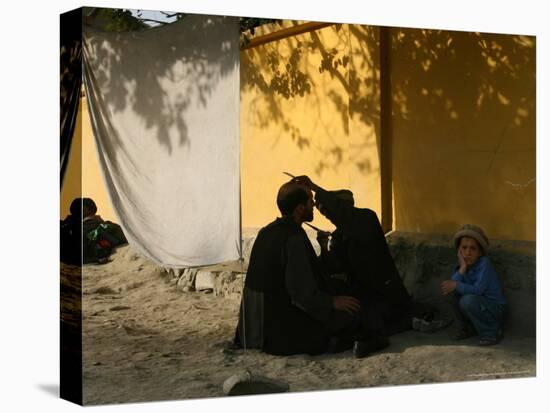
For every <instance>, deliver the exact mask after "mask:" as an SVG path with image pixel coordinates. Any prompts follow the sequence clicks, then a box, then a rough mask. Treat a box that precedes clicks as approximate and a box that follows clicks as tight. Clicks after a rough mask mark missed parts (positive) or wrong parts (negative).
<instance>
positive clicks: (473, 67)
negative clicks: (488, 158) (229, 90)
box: [241, 23, 535, 174]
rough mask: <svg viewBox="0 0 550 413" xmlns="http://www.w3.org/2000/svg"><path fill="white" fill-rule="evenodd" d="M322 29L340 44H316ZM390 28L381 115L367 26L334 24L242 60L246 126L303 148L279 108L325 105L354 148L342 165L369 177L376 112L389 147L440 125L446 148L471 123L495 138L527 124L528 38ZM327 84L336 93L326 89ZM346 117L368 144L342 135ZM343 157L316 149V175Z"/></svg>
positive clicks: (375, 47) (375, 41)
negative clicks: (447, 131)
mask: <svg viewBox="0 0 550 413" xmlns="http://www.w3.org/2000/svg"><path fill="white" fill-rule="evenodd" d="M295 24H296V23H295ZM329 30H330V31H332V32H333V34H336V36H339V37H340V43H339V45H338V47H336V48H332V47H330V48H329V47H327V46H325V44H324V40H323V32H326V31H329ZM346 30H348V32H346ZM389 30H390V38H391V41H390V45H391V50H388V51H387V52H388V54H389V55H390V56H391V65H392V66H393V67H392V68H391V73H390V74H388V75H391V96H392V99H391V104H390V105H389V107H385V108H382V109H381V108H380V49H379V47H380V41H379V28H378V27H376V26H367V25H346V26H342V25H333V26H331V27H329V28H325V29H323V30H322V31H313V32H309V33H306V34H303V35H300V36H297V37H294V38H291V39H288V38H287V39H285V40H284V42H285V44H283V41H276V42H272V43H269V44H266V45H263V46H260V47H257V48H255V49H248V50H246V51H244V52H243V53H241V76H242V77H241V91H242V92H244V93H247V92H250V91H255V92H257V94H256V97H255V101H254V103H258V104H253V105H251V107H250V108H249V110H250V111H251V112H252V115H253V116H252V119H254V122H255V126H257V127H259V128H263V129H267V128H268V127H279V129H280V131H281V135H282V136H284V137H288V138H290V140H291V141H292V142H294V144H295V145H297V146H298V147H299V148H300V149H302V150H305V149H307V148H310V147H311V146H312V145H313V144H314V137H313V136H309V135H308V134H307V133H304V129H305V128H304V125H303V124H301V123H298V122H296V121H294V120H293V117H292V114H291V113H286V112H285V109H284V104H283V102H284V101H285V100H287V101H288V100H293V99H301V98H303V97H304V96H316V97H317V100H318V101H321V100H324V101H326V100H329V101H330V102H331V103H332V107H333V108H334V111H335V112H336V113H338V114H339V117H340V119H341V124H342V125H341V126H342V129H343V130H344V131H345V132H346V133H347V134H349V135H350V136H354V137H355V138H359V139H356V141H357V140H359V141H360V142H361V144H359V145H357V146H356V147H353V148H350V154H349V160H350V161H351V162H352V163H353V164H354V165H355V166H356V167H357V168H358V169H359V171H361V172H363V173H365V174H368V173H370V172H372V165H371V164H370V161H369V157H368V156H367V153H368V152H370V153H372V150H373V149H374V144H376V145H378V146H379V145H380V137H381V134H380V111H381V110H385V111H389V112H390V113H391V114H392V125H393V126H397V128H394V132H393V134H394V136H393V139H394V140H396V141H403V140H407V139H410V136H413V135H414V136H421V135H422V134H426V133H431V134H433V133H434V131H437V130H438V128H439V127H440V126H441V125H443V124H446V125H447V124H451V125H452V124H456V125H457V126H456V134H455V135H451V136H448V135H442V136H441V139H445V140H447V143H448V142H449V141H452V140H455V141H456V144H457V145H462V144H464V137H463V136H461V135H460V132H468V130H469V128H471V125H472V124H473V122H494V123H495V127H496V128H500V129H501V130H502V132H505V131H506V129H509V128H520V127H525V125H528V124H534V122H533V116H534V114H535V107H534V104H535V102H534V99H533V96H534V87H535V79H534V77H535V69H534V60H533V59H534V52H533V49H534V39H533V38H532V37H528V36H520V35H498V34H480V33H468V32H453V31H441V30H423V29H400V28H391V29H389ZM339 32H340V33H339ZM341 33H344V35H341ZM283 46H284V47H283ZM286 50H290V52H286ZM314 55H317V56H318V55H320V56H321V59H320V60H319V59H312V56H314ZM312 61H315V63H314V64H312V63H311V62H312ZM320 75H321V77H320ZM319 78H320V79H321V80H320V81H319V80H318V79H319ZM323 79H325V80H327V81H326V82H324V84H328V85H329V88H328V90H324V89H322V88H321V87H320V86H321V85H320V84H319V82H323ZM331 81H332V82H333V83H332V85H338V86H339V87H338V88H336V87H330V84H331V83H330V82H331ZM342 91H343V92H342ZM259 103H262V104H259ZM264 107H265V108H267V110H264ZM310 113H311V116H313V117H315V119H313V121H314V122H315V123H317V122H319V123H321V122H322V119H321V115H320V114H317V115H316V114H315V113H314V112H313V111H312V112H310ZM310 120H311V119H310ZM352 120H355V121H359V122H360V123H361V124H362V125H364V126H366V127H367V128H368V129H370V130H373V131H374V135H375V140H374V143H373V140H372V139H370V140H369V139H367V137H363V136H361V137H357V136H355V134H357V133H362V132H361V131H362V130H364V129H358V131H359V132H356V131H355V130H353V128H351V129H350V123H351V122H350V121H352ZM309 123H311V122H309ZM473 132H474V133H473V134H472V136H475V131H473ZM498 136H500V137H503V136H506V134H505V133H500V134H498ZM420 143H421V142H420ZM502 144H503V142H502V141H496V142H493V145H491V147H489V148H487V147H482V146H479V145H478V147H477V148H476V142H475V141H472V142H471V143H470V145H471V146H472V147H471V149H473V150H480V151H482V150H487V151H493V152H494V153H497V152H498V151H499V150H501V148H500V146H501V145H502ZM533 144H534V142H533ZM419 149H420V148H419ZM424 149H425V148H422V150H424ZM427 149H428V150H429V149H432V152H433V150H434V148H427ZM343 150H344V147H343V144H342V142H341V141H336V142H334V143H333V145H332V146H331V147H329V148H325V149H324V154H325V158H326V159H330V160H331V163H330V164H328V161H326V160H323V161H320V163H319V165H318V167H317V170H318V171H322V170H323V169H324V168H329V167H330V168H338V166H339V165H341V164H342V163H343V162H345V161H347V160H346V159H345V158H344V157H343V156H342V155H341V154H342V153H343ZM525 150H534V147H533V146H530V145H526V149H525ZM409 155H410V154H409ZM415 159H417V160H418V157H416V158H415ZM394 167H395V165H394ZM491 167H492V162H490V163H489V164H488V165H487V168H488V169H490V168H491Z"/></svg>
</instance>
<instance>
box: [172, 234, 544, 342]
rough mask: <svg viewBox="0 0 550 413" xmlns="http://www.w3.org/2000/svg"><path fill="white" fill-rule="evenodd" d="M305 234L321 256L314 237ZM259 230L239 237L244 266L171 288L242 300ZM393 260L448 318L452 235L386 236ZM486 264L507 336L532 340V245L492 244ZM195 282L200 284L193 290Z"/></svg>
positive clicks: (183, 277)
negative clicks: (498, 285)
mask: <svg viewBox="0 0 550 413" xmlns="http://www.w3.org/2000/svg"><path fill="white" fill-rule="evenodd" d="M306 232H307V234H308V236H309V238H310V240H311V242H312V244H313V246H314V247H315V249H316V251H317V253H319V246H318V244H317V241H316V239H315V236H316V234H315V232H314V231H307V230H306ZM256 233H257V230H253V229H248V230H246V231H243V237H244V239H243V256H244V261H242V262H240V261H235V262H228V263H222V264H218V265H211V266H207V267H201V268H200V269H198V268H188V269H185V270H179V271H175V272H174V274H173V277H174V278H173V279H172V282H173V283H175V284H176V286H177V288H178V289H179V290H181V291H184V292H186V291H195V289H196V287H199V288H198V289H201V288H203V287H202V281H201V279H200V278H201V277H198V276H197V274H199V273H200V274H201V276H202V277H203V278H204V279H208V280H211V281H210V284H209V286H210V287H209V289H210V288H212V283H213V293H214V294H215V295H216V296H223V297H229V298H233V299H236V300H240V296H241V293H242V288H243V286H244V279H245V276H246V271H247V268H248V260H249V258H250V252H251V250H252V245H253V244H254V240H255V239H256ZM387 240H388V245H389V247H390V251H391V254H392V255H393V257H394V260H395V263H396V265H397V268H398V269H399V272H400V274H401V277H402V278H403V280H404V283H405V286H406V287H407V289H408V290H409V292H410V293H411V294H412V295H413V297H414V298H415V299H416V300H418V301H421V302H426V303H430V304H433V305H435V306H437V308H439V309H440V310H441V312H442V313H443V314H444V315H448V314H449V310H448V303H447V302H446V300H445V298H444V297H442V296H441V294H440V292H439V285H440V284H441V282H442V281H443V280H446V279H448V278H449V277H450V276H451V274H452V273H453V272H454V268H455V265H456V261H457V260H456V251H455V249H454V246H453V245H452V236H451V235H441V234H421V233H411V232H397V231H394V232H391V233H390V234H388V236H387ZM488 256H489V258H490V259H491V262H492V263H493V265H494V266H495V269H496V270H497V272H498V274H499V276H500V279H501V282H502V284H503V287H504V294H505V295H506V298H507V299H508V302H509V314H508V319H507V322H506V331H505V334H511V335H517V336H523V337H535V333H536V243H535V242H529V241H503V240H490V247H489V253H488ZM197 278H199V284H200V285H196V284H195V283H196V282H197Z"/></svg>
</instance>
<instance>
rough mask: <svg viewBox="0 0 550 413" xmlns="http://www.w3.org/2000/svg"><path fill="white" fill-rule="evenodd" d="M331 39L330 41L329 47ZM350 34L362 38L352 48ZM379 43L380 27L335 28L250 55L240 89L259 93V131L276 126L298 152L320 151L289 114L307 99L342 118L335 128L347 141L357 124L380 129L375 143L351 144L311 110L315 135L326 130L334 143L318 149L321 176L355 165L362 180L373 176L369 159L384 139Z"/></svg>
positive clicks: (244, 57) (255, 111)
mask: <svg viewBox="0 0 550 413" xmlns="http://www.w3.org/2000/svg"><path fill="white" fill-rule="evenodd" d="M293 24H294V25H297V24H298V23H296V22H293ZM325 36H330V37H332V39H333V40H332V41H331V42H330V46H327V44H326V43H327V42H326V41H325ZM350 36H356V37H357V38H358V41H356V42H354V44H353V46H352V45H351V43H350ZM334 39H336V40H334ZM377 45H378V31H377V28H375V27H372V26H347V25H341V24H335V25H332V26H330V27H328V28H324V29H323V30H321V31H312V32H308V33H305V34H303V35H299V36H297V37H294V38H286V39H284V40H281V41H276V42H272V43H269V44H267V45H264V46H260V47H257V48H254V49H248V50H246V51H244V52H243V53H241V91H242V92H244V93H248V92H256V97H255V98H254V101H253V103H252V104H251V105H250V106H251V107H250V108H249V109H247V110H250V112H251V115H252V119H253V123H254V125H255V126H256V127H258V128H261V129H267V128H270V127H278V128H279V130H280V132H281V136H282V137H284V138H289V139H290V140H291V141H292V142H293V143H294V144H295V145H296V146H297V147H298V148H299V149H300V150H306V149H311V148H312V147H314V146H315V145H316V140H315V137H314V136H313V134H311V132H309V131H308V132H304V130H305V129H306V127H305V126H304V124H302V123H301V122H300V123H299V122H296V121H295V120H293V114H292V113H287V112H286V111H285V109H284V101H285V100H286V101H290V100H296V101H299V100H300V99H303V98H304V97H307V98H308V99H310V100H309V102H310V103H311V102H313V103H312V104H313V106H317V107H321V106H322V105H323V104H324V103H325V102H327V101H328V102H330V107H332V108H333V110H334V112H335V113H336V114H337V117H336V119H339V121H338V123H339V124H338V125H334V124H333V125H332V126H334V128H333V129H336V130H342V131H343V133H344V138H348V137H349V136H350V135H354V134H355V135H356V134H357V132H355V131H354V127H353V122H360V123H363V124H364V125H366V126H367V127H368V128H371V129H372V130H373V131H374V139H372V136H362V137H361V138H360V139H357V138H356V139H354V141H353V144H349V140H348V139H342V136H333V134H332V133H331V132H330V131H329V128H328V126H327V124H326V120H325V119H324V118H323V114H322V113H321V111H320V110H317V111H315V110H313V109H312V108H309V107H308V108H306V109H307V111H308V112H307V113H309V116H310V118H309V119H308V120H307V122H306V123H308V124H309V125H311V124H313V125H315V128H316V130H319V129H322V130H323V131H324V134H325V135H326V136H328V138H329V139H330V142H329V144H328V145H327V146H324V147H323V148H319V147H317V149H318V150H319V151H320V153H321V157H320V158H321V159H320V160H319V161H318V163H317V164H316V165H315V171H316V173H318V174H319V175H321V174H322V173H323V171H324V170H327V169H332V170H338V168H340V167H341V166H347V165H348V164H349V163H351V164H353V165H354V166H355V167H356V168H357V170H358V171H359V172H360V173H362V174H364V175H368V174H371V173H374V172H375V171H376V170H375V167H374V166H373V165H372V162H371V160H370V158H371V156H372V155H371V154H372V151H373V149H375V147H376V146H378V145H379V142H377V139H378V137H379V136H380V131H379V120H380V108H379V87H378V84H379V55H378V52H377ZM358 54H359V55H361V57H360V58H358V57H357V55H358ZM264 108H267V110H265V109H264ZM312 117H313V119H312ZM332 122H336V121H335V120H332ZM362 129H363V128H362Z"/></svg>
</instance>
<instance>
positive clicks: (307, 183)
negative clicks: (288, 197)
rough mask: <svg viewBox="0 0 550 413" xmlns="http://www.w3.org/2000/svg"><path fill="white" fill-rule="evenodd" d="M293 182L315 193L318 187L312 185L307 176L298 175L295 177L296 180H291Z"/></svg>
mask: <svg viewBox="0 0 550 413" xmlns="http://www.w3.org/2000/svg"><path fill="white" fill-rule="evenodd" d="M292 181H293V182H296V183H297V184H300V185H305V186H307V187H308V188H309V189H311V190H312V191H317V190H318V189H319V187H318V186H317V185H315V184H314V183H313V181H312V180H311V179H310V178H309V176H307V175H300V176H297V177H296V178H294V179H293V180H292Z"/></svg>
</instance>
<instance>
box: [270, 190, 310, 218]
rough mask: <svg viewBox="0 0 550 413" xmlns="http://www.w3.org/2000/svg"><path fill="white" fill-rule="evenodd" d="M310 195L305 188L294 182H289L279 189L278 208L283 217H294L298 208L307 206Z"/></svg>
mask: <svg viewBox="0 0 550 413" xmlns="http://www.w3.org/2000/svg"><path fill="white" fill-rule="evenodd" d="M308 199H309V194H308V193H307V190H306V188H305V187H304V186H302V185H298V184H296V183H293V182H287V183H286V184H284V185H283V186H281V188H280V189H279V193H278V194H277V206H278V207H279V211H281V214H282V215H283V216H286V215H292V213H293V212H294V210H295V209H296V207H297V206H298V205H300V204H302V205H305V204H306V203H307V201H308Z"/></svg>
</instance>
